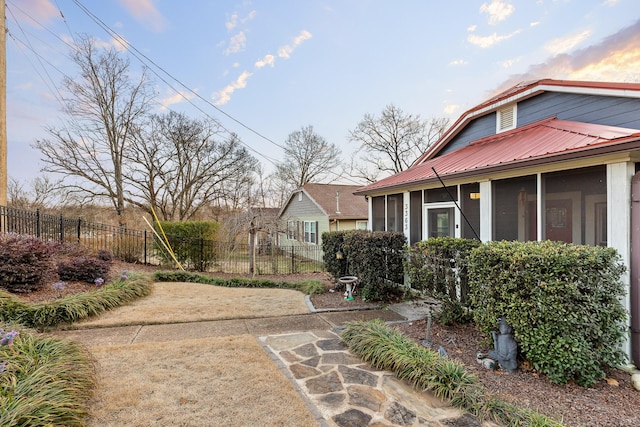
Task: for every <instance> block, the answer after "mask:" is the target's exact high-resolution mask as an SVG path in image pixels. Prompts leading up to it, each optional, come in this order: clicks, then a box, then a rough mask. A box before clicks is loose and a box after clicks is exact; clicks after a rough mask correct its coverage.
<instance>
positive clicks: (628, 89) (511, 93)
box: [415, 79, 640, 165]
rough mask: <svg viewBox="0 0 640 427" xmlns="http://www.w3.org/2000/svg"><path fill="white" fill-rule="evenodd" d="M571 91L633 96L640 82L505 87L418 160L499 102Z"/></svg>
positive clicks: (533, 83) (547, 82) (544, 81)
mask: <svg viewBox="0 0 640 427" xmlns="http://www.w3.org/2000/svg"><path fill="white" fill-rule="evenodd" d="M544 91H553V92H569V93H588V94H595V93H599V94H603V95H609V96H633V97H636V98H639V97H640V83H614V82H595V81H574V80H553V79H541V80H532V81H527V82H521V83H519V84H517V85H515V86H513V87H511V88H509V89H507V90H505V91H502V92H500V93H498V94H496V95H494V96H492V97H491V98H489V99H487V100H485V101H483V102H482V103H480V104H478V105H476V106H475V107H473V108H471V109H470V110H467V111H466V112H464V113H463V114H462V115H461V116H460V117H459V118H458V120H456V121H455V122H454V123H453V124H452V125H451V126H450V127H449V128H448V129H447V130H446V131H445V133H444V134H443V135H442V136H441V137H440V139H439V140H438V141H436V142H435V143H434V144H432V145H431V147H429V149H427V151H426V152H425V153H424V154H422V156H420V157H419V158H418V160H416V162H415V164H416V165H417V164H419V163H422V162H424V161H426V160H429V159H430V158H433V157H435V156H436V155H437V153H438V151H440V149H442V148H443V147H444V146H446V145H447V143H448V142H449V141H450V140H451V139H452V138H454V137H455V135H456V134H457V133H458V132H459V131H460V130H462V129H463V128H464V127H465V126H466V125H467V123H468V122H470V121H471V120H473V119H474V118H477V117H478V116H480V115H483V114H486V113H487V112H488V111H492V110H495V109H496V108H497V106H499V105H503V104H504V103H505V102H515V101H521V100H522V99H525V98H528V97H530V96H534V95H535V94H538V93H540V92H544Z"/></svg>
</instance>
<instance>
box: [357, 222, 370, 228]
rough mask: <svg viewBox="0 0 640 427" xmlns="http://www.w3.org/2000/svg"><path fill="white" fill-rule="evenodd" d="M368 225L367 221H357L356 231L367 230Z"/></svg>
mask: <svg viewBox="0 0 640 427" xmlns="http://www.w3.org/2000/svg"><path fill="white" fill-rule="evenodd" d="M367 223H368V222H367V221H356V230H366V229H367Z"/></svg>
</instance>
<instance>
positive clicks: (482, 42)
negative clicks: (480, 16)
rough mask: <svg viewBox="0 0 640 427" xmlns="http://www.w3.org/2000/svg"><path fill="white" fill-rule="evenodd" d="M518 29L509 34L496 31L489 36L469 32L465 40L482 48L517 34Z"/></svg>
mask: <svg viewBox="0 0 640 427" xmlns="http://www.w3.org/2000/svg"><path fill="white" fill-rule="evenodd" d="M519 33H520V30H515V31H514V32H512V33H511V34H503V35H498V34H497V33H493V34H491V35H489V36H478V35H475V34H469V36H468V37H467V41H468V42H469V43H471V44H474V45H476V46H479V47H481V48H483V49H485V48H488V47H491V46H493V45H494V44H496V43H500V42H501V41H503V40H507V39H510V38H511V37H513V36H515V35H516V34H519Z"/></svg>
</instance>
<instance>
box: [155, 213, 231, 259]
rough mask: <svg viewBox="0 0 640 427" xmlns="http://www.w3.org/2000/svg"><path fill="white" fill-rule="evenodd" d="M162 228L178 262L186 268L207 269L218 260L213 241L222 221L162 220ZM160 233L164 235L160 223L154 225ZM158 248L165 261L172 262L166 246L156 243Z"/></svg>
mask: <svg viewBox="0 0 640 427" xmlns="http://www.w3.org/2000/svg"><path fill="white" fill-rule="evenodd" d="M160 225H161V226H162V230H164V233H165V234H166V236H167V239H168V240H169V245H170V246H171V249H172V250H173V252H174V254H175V256H176V258H177V259H178V262H180V264H182V266H183V267H185V268H190V269H194V270H196V271H207V269H208V268H209V267H210V266H211V265H212V264H213V263H214V262H215V261H216V259H217V256H218V255H217V253H216V249H215V247H214V244H213V242H214V241H215V240H216V236H217V235H218V229H219V228H220V223H218V222H215V221H183V222H168V221H161V222H160ZM154 227H155V229H156V231H157V232H158V234H160V235H162V231H161V230H160V229H159V227H158V224H155V225H154ZM155 245H156V249H157V250H158V252H159V253H160V254H161V255H162V258H163V261H164V262H168V263H172V262H173V258H171V256H170V255H169V254H168V253H167V251H166V249H165V248H164V246H163V245H162V244H160V243H156V244H155Z"/></svg>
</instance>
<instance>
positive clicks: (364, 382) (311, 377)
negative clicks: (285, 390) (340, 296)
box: [259, 328, 493, 427]
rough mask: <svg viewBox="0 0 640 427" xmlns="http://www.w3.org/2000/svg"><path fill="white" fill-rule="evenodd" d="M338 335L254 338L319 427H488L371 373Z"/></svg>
mask: <svg viewBox="0 0 640 427" xmlns="http://www.w3.org/2000/svg"><path fill="white" fill-rule="evenodd" d="M338 330H339V328H338V329H334V330H328V331H307V332H298V333H290V334H281V335H269V336H263V337H259V340H260V342H261V343H262V345H263V347H265V349H266V350H267V351H268V352H269V353H270V354H271V357H272V358H273V359H274V360H275V362H276V363H278V364H279V366H280V368H281V370H282V371H283V372H284V374H285V375H286V376H287V377H288V378H289V379H290V380H291V381H292V382H293V384H294V387H295V388H296V389H297V391H298V392H299V393H300V394H301V395H302V396H303V397H304V398H305V400H306V401H307V405H308V407H309V409H310V410H311V412H312V413H313V414H314V416H315V417H316V419H317V421H318V423H319V424H320V425H321V426H340V427H348V426H354V427H355V426H429V427H454V426H457V427H479V426H489V425H493V424H488V423H487V424H481V423H480V422H478V420H477V419H476V418H474V417H473V416H471V415H470V414H463V413H461V411H459V410H458V409H456V408H453V407H451V406H450V405H448V404H447V403H446V402H444V401H442V400H441V399H438V398H437V397H435V396H434V395H433V394H432V393H429V392H417V391H415V390H413V389H412V388H411V387H410V386H409V385H407V384H406V383H404V382H402V381H399V380H398V379H396V378H395V376H394V375H393V374H392V373H390V372H386V371H379V370H376V369H373V368H371V367H370V366H368V365H367V364H366V363H363V362H362V360H360V359H359V358H357V357H355V356H353V355H352V354H351V353H350V352H349V350H348V348H347V347H346V345H345V344H344V343H343V342H342V341H341V340H340V338H339V336H338V334H337V332H338Z"/></svg>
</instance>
